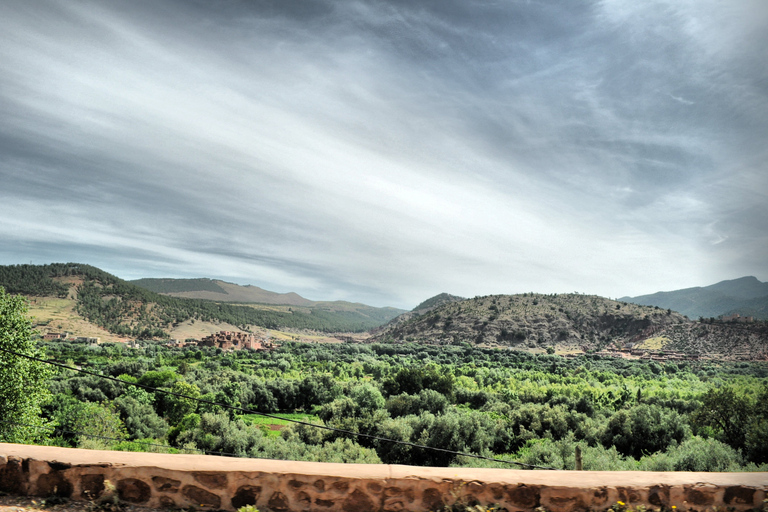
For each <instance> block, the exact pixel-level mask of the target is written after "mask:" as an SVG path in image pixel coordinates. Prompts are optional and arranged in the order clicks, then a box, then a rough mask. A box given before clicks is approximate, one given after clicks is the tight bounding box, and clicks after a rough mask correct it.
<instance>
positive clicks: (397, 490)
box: [384, 487, 403, 498]
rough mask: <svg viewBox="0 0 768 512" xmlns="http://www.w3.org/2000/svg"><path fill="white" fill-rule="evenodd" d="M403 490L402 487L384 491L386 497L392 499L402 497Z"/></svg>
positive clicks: (388, 488) (389, 488)
mask: <svg viewBox="0 0 768 512" xmlns="http://www.w3.org/2000/svg"><path fill="white" fill-rule="evenodd" d="M402 495H403V490H402V489H401V488H400V487H387V488H386V489H384V497H386V498H390V497H392V496H402Z"/></svg>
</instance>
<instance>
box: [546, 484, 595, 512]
mask: <svg viewBox="0 0 768 512" xmlns="http://www.w3.org/2000/svg"><path fill="white" fill-rule="evenodd" d="M547 501H548V502H549V503H545V505H544V507H545V508H546V509H547V510H551V511H552V512H572V511H586V510H589V507H588V506H587V504H586V503H584V499H583V497H582V496H581V494H580V493H579V492H578V490H571V489H558V490H557V491H555V492H553V493H552V495H551V496H549V499H548V500H547Z"/></svg>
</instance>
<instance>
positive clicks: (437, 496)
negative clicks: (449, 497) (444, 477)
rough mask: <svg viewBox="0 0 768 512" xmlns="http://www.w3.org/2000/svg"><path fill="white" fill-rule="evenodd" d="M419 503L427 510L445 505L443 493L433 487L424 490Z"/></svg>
mask: <svg viewBox="0 0 768 512" xmlns="http://www.w3.org/2000/svg"><path fill="white" fill-rule="evenodd" d="M421 503H422V504H423V505H424V507H425V508H426V509H427V510H437V509H439V508H443V507H444V506H445V502H444V501H443V493H441V492H440V490H439V489H435V488H434V487H431V488H429V489H425V490H424V494H423V495H422V496H421Z"/></svg>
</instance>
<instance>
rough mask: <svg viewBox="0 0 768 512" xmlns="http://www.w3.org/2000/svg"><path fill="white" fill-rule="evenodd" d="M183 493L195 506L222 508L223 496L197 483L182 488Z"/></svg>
mask: <svg viewBox="0 0 768 512" xmlns="http://www.w3.org/2000/svg"><path fill="white" fill-rule="evenodd" d="M181 494H183V495H184V496H186V498H187V499H188V500H189V501H191V502H192V503H194V505H193V506H200V507H213V508H221V498H219V497H218V496H217V495H215V494H213V493H212V492H208V491H206V490H205V489H201V488H199V487H197V486H196V485H185V486H184V487H182V488H181Z"/></svg>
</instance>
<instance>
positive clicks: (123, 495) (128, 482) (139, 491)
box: [117, 478, 152, 503]
mask: <svg viewBox="0 0 768 512" xmlns="http://www.w3.org/2000/svg"><path fill="white" fill-rule="evenodd" d="M117 495H118V496H119V497H120V499H121V500H123V501H127V502H129V503H145V502H147V501H149V498H150V497H151V496H152V489H150V488H149V485H147V484H146V483H144V482H142V481H141V480H138V479H136V478H125V479H123V480H120V481H119V482H117Z"/></svg>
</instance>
